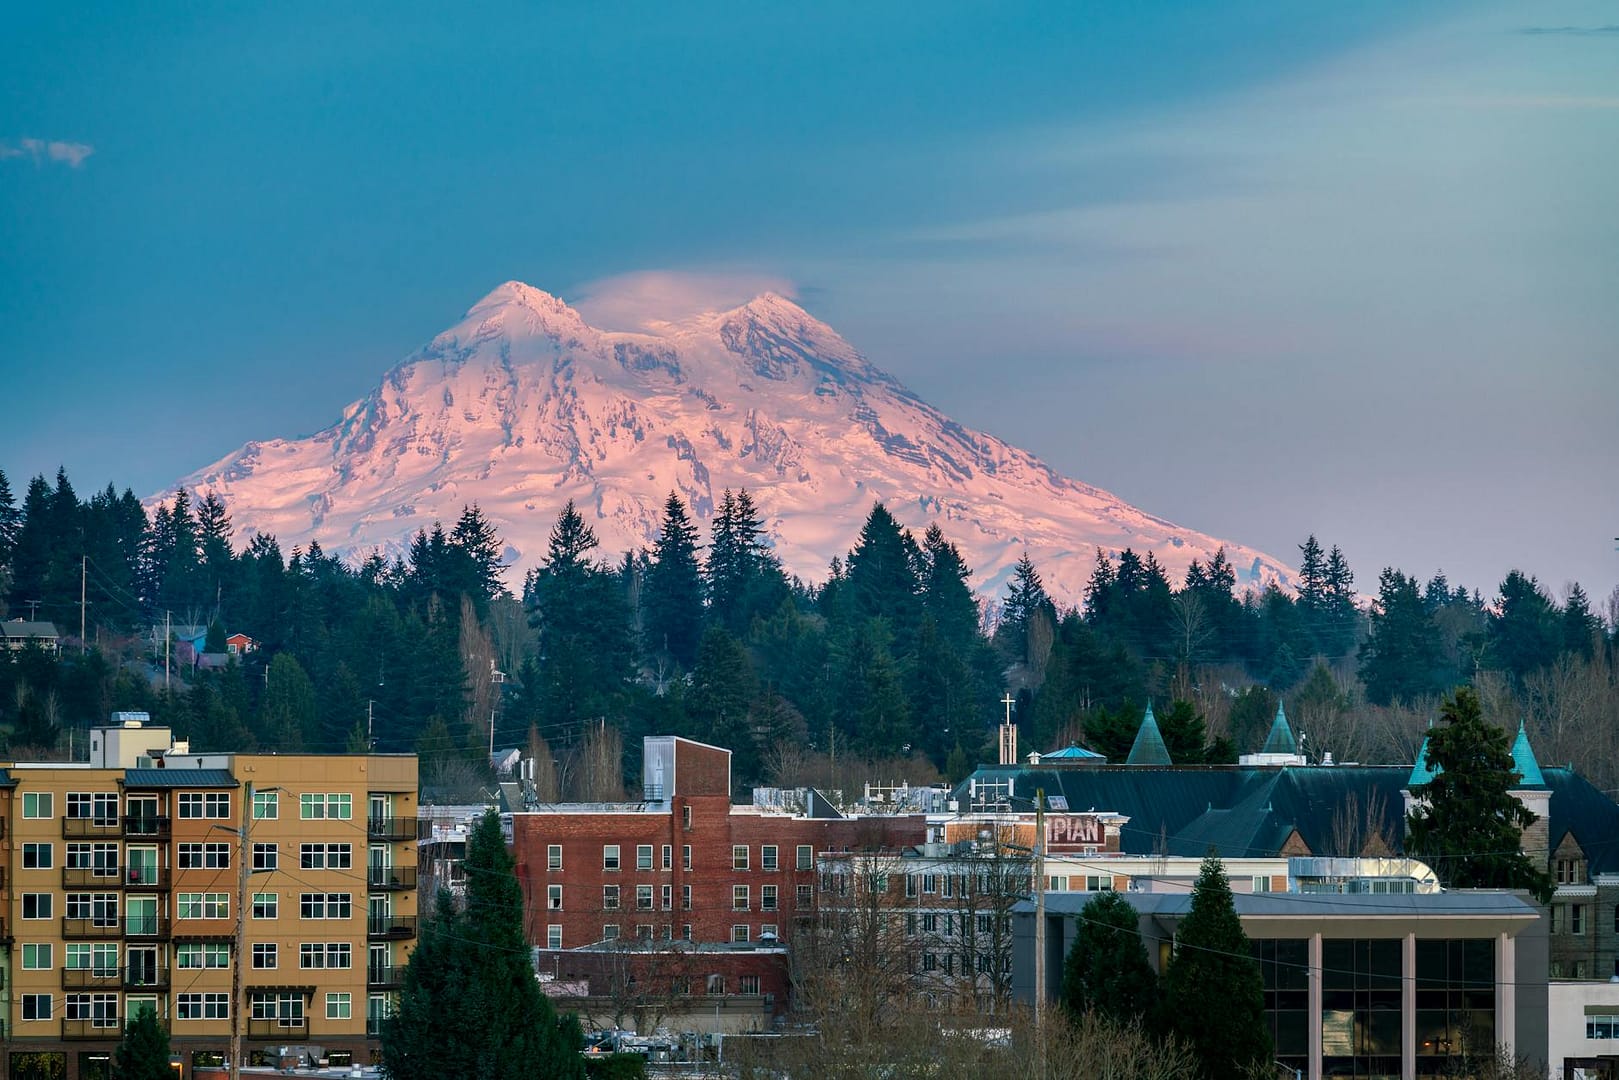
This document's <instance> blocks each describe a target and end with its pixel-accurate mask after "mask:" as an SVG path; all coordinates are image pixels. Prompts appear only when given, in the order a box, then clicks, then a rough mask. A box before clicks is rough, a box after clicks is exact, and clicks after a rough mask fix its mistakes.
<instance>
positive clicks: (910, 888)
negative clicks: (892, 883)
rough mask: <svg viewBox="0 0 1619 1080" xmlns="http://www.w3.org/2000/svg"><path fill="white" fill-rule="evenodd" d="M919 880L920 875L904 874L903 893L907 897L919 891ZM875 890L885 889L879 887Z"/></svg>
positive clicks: (884, 890)
mask: <svg viewBox="0 0 1619 1080" xmlns="http://www.w3.org/2000/svg"><path fill="white" fill-rule="evenodd" d="M885 876H886V875H885ZM921 880H922V879H921V877H920V875H917V874H906V875H905V895H906V896H908V897H914V896H915V895H916V894H917V893H918V892H919V891H920V886H921ZM876 891H878V892H886V891H887V890H886V889H879V890H876Z"/></svg>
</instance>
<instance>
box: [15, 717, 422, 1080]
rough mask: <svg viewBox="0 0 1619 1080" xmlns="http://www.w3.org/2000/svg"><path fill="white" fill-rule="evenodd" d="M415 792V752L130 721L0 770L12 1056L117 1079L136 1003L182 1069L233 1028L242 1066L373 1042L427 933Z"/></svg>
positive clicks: (30, 1076)
mask: <svg viewBox="0 0 1619 1080" xmlns="http://www.w3.org/2000/svg"><path fill="white" fill-rule="evenodd" d="M416 798H417V762H416V758H415V756H414V755H394V754H287V755H272V754H192V753H190V752H189V750H188V748H187V747H186V745H185V744H184V743H178V744H174V743H171V740H170V738H169V732H168V731H167V730H166V729H164V728H159V727H152V726H150V725H146V724H142V723H140V722H138V721H126V722H124V723H123V724H120V725H117V726H112V727H105V728H96V729H93V730H92V732H91V750H90V761H89V762H88V763H73V764H66V763H29V762H15V763H12V764H10V765H7V766H5V767H4V768H3V769H0V919H3V922H0V964H3V965H4V970H3V972H0V1017H3V1018H4V1021H3V1022H4V1030H3V1036H4V1040H5V1044H6V1046H5V1051H6V1068H7V1075H8V1076H9V1077H11V1078H13V1080H81V1078H82V1080H102V1078H105V1077H109V1076H110V1061H111V1055H112V1051H113V1048H114V1047H115V1046H116V1044H117V1042H118V1040H119V1038H120V1036H121V1035H122V1029H123V1025H124V1023H125V1021H126V1020H127V1019H128V1018H129V1017H131V1016H133V1015H135V1014H136V1012H137V1011H138V1010H140V1009H151V1010H153V1011H154V1012H155V1013H156V1014H157V1016H158V1017H159V1019H160V1020H161V1021H162V1022H163V1023H164V1024H165V1026H166V1027H167V1028H168V1031H169V1035H170V1040H171V1045H172V1047H173V1050H174V1054H175V1058H176V1061H177V1063H178V1064H179V1065H180V1066H181V1068H182V1070H183V1072H184V1074H185V1075H186V1076H189V1075H190V1071H191V1069H192V1068H193V1067H195V1066H206V1065H218V1064H223V1063H224V1062H225V1061H226V1059H227V1055H228V1052H229V1048H230V1045H231V1039H232V1035H233V1032H234V1033H235V1034H236V1035H237V1036H239V1037H240V1039H241V1045H242V1047H243V1058H244V1064H253V1063H256V1062H265V1063H271V1064H278V1063H280V1062H282V1061H285V1060H287V1059H288V1058H290V1057H294V1056H296V1057H300V1058H314V1059H316V1060H319V1059H321V1058H324V1059H326V1060H327V1061H328V1062H330V1063H331V1064H334V1065H337V1064H346V1063H355V1064H358V1063H363V1062H368V1061H370V1060H372V1059H373V1058H374V1056H375V1050H376V1047H377V1042H376V1034H377V1027H378V1023H379V1021H380V1019H381V1018H382V1017H383V1016H385V1015H387V1013H388V1012H389V1011H390V1010H391V1008H392V1005H393V1001H394V998H395V995H396V992H397V990H398V986H399V981H400V977H401V975H402V973H403V969H404V965H405V963H406V960H407V958H408V956H409V953H410V949H411V947H412V945H413V944H414V941H415V937H416V913H417V908H416V899H417V897H416V809H417V804H416ZM238 920H241V922H240V929H241V955H240V956H238V955H236V942H237V930H238V925H239V924H238ZM236 965H240V968H239V970H238V968H237V967H236ZM238 987H239V991H238V989H237V988H238Z"/></svg>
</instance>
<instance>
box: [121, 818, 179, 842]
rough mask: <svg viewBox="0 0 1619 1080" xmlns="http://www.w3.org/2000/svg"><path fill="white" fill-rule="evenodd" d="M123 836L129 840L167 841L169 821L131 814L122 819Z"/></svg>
mask: <svg viewBox="0 0 1619 1080" xmlns="http://www.w3.org/2000/svg"><path fill="white" fill-rule="evenodd" d="M123 824H124V836H125V837H126V838H128V839H130V840H167V839H168V838H169V834H170V824H169V819H168V818H166V817H154V816H152V815H150V814H133V815H128V816H126V817H125V818H124V822H123Z"/></svg>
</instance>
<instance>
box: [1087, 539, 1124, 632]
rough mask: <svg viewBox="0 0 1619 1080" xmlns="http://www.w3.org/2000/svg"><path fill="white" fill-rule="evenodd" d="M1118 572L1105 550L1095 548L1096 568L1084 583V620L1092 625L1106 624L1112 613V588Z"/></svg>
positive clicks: (1115, 583)
mask: <svg viewBox="0 0 1619 1080" xmlns="http://www.w3.org/2000/svg"><path fill="white" fill-rule="evenodd" d="M1117 584H1118V574H1117V573H1116V572H1115V571H1114V569H1113V564H1112V563H1111V562H1109V561H1108V557H1107V552H1105V551H1103V550H1102V549H1101V548H1097V549H1096V569H1094V570H1092V571H1091V578H1090V580H1089V581H1088V582H1086V583H1085V621H1086V622H1088V623H1090V624H1091V625H1092V626H1106V625H1107V624H1108V621H1109V619H1110V618H1111V616H1112V614H1113V588H1114V586H1115V585H1117Z"/></svg>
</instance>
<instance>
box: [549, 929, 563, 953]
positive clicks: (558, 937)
mask: <svg viewBox="0 0 1619 1080" xmlns="http://www.w3.org/2000/svg"><path fill="white" fill-rule="evenodd" d="M545 947H546V948H547V949H560V948H562V927H561V926H560V925H558V924H557V923H551V924H550V925H549V926H547V927H546V928H545Z"/></svg>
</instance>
